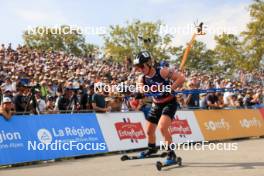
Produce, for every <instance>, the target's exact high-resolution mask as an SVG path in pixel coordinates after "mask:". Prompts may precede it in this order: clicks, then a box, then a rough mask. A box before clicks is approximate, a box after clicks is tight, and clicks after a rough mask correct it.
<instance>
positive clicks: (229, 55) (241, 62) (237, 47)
mask: <svg viewBox="0 0 264 176" xmlns="http://www.w3.org/2000/svg"><path fill="white" fill-rule="evenodd" d="M215 41H216V46H215V49H214V53H215V56H214V57H215V60H216V62H217V68H218V70H222V71H225V72H226V71H228V72H229V73H230V74H231V73H233V72H234V71H235V70H237V69H244V68H245V67H247V65H246V64H245V56H244V53H245V51H244V50H243V47H242V43H241V41H239V39H238V37H237V36H235V35H233V34H225V33H223V34H222V35H219V36H215Z"/></svg>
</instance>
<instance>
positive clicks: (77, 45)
mask: <svg viewBox="0 0 264 176" xmlns="http://www.w3.org/2000/svg"><path fill="white" fill-rule="evenodd" d="M23 39H24V42H25V44H26V46H28V47H31V48H34V49H38V50H53V51H63V52H66V53H69V54H74V55H76V56H84V55H88V54H93V53H91V52H94V49H95V48H98V47H97V46H95V45H92V44H88V43H86V42H85V37H84V36H83V35H82V34H81V31H80V30H78V29H73V28H71V27H70V26H67V25H63V26H60V27H58V28H48V27H41V26H39V27H36V28H34V29H33V30H27V31H25V32H24V34H23Z"/></svg>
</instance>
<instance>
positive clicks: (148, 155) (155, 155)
mask: <svg viewBox="0 0 264 176" xmlns="http://www.w3.org/2000/svg"><path fill="white" fill-rule="evenodd" d="M157 152H158V150H157V149H149V150H147V151H144V152H141V153H140V154H139V155H138V156H128V155H123V156H122V157H121V161H126V160H137V159H148V158H163V157H166V156H167V153H166V152H163V153H161V154H158V153H157Z"/></svg>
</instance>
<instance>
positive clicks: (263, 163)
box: [0, 138, 264, 176]
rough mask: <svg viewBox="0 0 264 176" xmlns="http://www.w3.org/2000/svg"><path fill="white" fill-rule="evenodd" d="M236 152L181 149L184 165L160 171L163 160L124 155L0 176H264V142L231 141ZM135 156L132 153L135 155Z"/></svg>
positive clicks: (2, 171) (6, 170)
mask: <svg viewBox="0 0 264 176" xmlns="http://www.w3.org/2000/svg"><path fill="white" fill-rule="evenodd" d="M230 143H237V144H234V145H237V150H236V151H218V150H214V151H209V150H205V151H197V150H190V151H185V150H182V149H181V150H179V151H178V152H177V153H178V155H179V156H181V157H182V158H183V166H182V167H178V166H171V167H169V168H164V169H163V170H162V171H157V170H156V167H155V163H156V161H157V160H163V159H159V158H158V159H157V158H153V159H144V160H133V161H124V162H122V161H120V157H121V155H119V154H114V155H109V156H108V155H107V156H98V157H89V158H82V159H71V160H67V161H59V162H52V163H45V164H37V165H31V166H22V167H14V168H4V169H0V176H51V175H52V176H90V175H91V176H152V175H162V176H164V175H166V176H186V175H188V176H192V175H194V176H207V175H208V176H209V175H210V176H211V175H212V176H223V175H226V176H240V175H246V176H258V175H259V176H261V175H264V147H263V146H264V139H263V138H261V139H250V140H239V141H229V142H228V143H226V144H228V145H230ZM135 154H136V153H129V155H135Z"/></svg>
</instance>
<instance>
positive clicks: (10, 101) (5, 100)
mask: <svg viewBox="0 0 264 176" xmlns="http://www.w3.org/2000/svg"><path fill="white" fill-rule="evenodd" d="M2 103H12V100H11V98H9V97H4V98H3V102H2Z"/></svg>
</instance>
